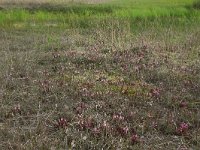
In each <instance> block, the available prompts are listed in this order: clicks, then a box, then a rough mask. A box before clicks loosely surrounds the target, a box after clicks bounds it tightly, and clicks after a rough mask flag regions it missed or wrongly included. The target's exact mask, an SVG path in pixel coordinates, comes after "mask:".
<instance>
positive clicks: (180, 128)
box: [176, 122, 189, 135]
mask: <svg viewBox="0 0 200 150" xmlns="http://www.w3.org/2000/svg"><path fill="white" fill-rule="evenodd" d="M188 130H189V125H188V123H185V122H182V123H180V124H179V126H178V128H177V130H176V132H177V134H178V135H183V134H186V133H187V132H188Z"/></svg>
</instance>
